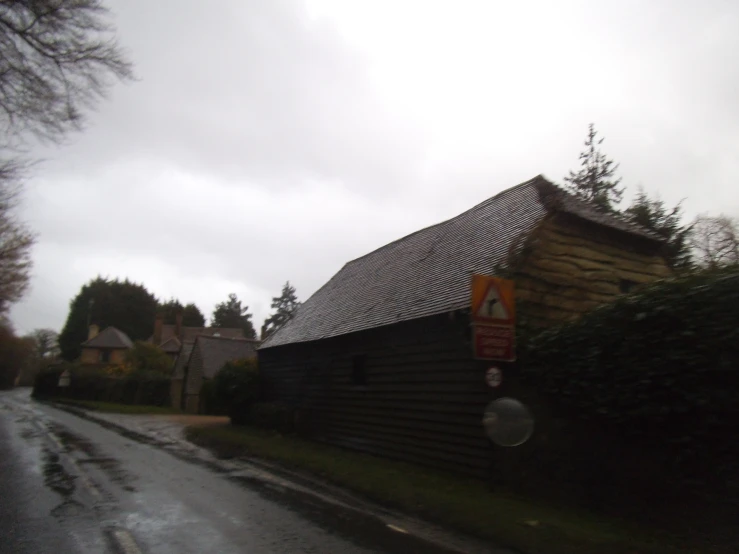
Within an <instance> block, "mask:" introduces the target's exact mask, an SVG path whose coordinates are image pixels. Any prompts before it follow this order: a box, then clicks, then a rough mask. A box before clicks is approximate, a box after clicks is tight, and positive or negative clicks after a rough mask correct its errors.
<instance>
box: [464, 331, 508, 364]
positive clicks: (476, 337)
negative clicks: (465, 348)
mask: <svg viewBox="0 0 739 554" xmlns="http://www.w3.org/2000/svg"><path fill="white" fill-rule="evenodd" d="M472 329H473V333H474V334H473V341H472V344H473V345H474V348H475V358H477V359H479V360H498V361H500V362H513V361H515V360H516V349H515V348H514V340H515V337H516V332H515V330H514V329H513V327H503V326H497V325H474V326H473V328H472Z"/></svg>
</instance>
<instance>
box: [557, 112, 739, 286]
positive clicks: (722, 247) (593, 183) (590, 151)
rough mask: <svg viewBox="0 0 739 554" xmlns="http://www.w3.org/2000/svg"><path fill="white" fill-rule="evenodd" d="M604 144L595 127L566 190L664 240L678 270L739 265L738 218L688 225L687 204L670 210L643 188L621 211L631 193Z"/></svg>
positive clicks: (709, 218)
mask: <svg viewBox="0 0 739 554" xmlns="http://www.w3.org/2000/svg"><path fill="white" fill-rule="evenodd" d="M603 140H604V139H603V138H599V137H598V132H597V131H596V130H595V125H594V124H592V123H591V124H590V125H589V127H588V133H587V136H586V138H585V148H584V149H583V151H582V152H580V157H579V160H580V167H579V169H577V170H573V171H570V172H569V174H568V175H566V176H565V177H564V182H565V188H567V189H568V190H569V191H570V192H571V193H572V194H574V195H575V196H577V197H578V198H582V199H583V200H587V201H589V202H592V203H593V204H594V205H595V206H597V208H598V209H600V210H602V211H604V212H609V213H614V214H619V215H621V216H622V217H624V218H625V219H627V220H629V221H631V222H633V223H636V224H638V225H641V226H642V227H644V228H646V229H649V230H650V231H652V232H654V233H655V234H657V235H658V236H660V237H662V239H664V241H665V247H664V256H665V259H666V260H667V263H668V264H669V265H670V267H671V268H672V269H673V270H675V271H676V272H685V271H693V270H700V269H708V270H713V269H718V268H721V267H726V266H734V265H739V222H738V221H737V219H736V218H734V217H731V216H728V215H725V214H720V215H709V214H701V215H699V216H698V217H696V218H695V219H694V220H693V221H692V222H690V223H685V222H684V221H683V211H682V202H679V203H678V204H677V205H676V206H673V207H670V206H668V205H667V204H665V202H664V201H663V200H661V199H660V198H659V197H656V198H650V197H649V195H647V193H646V192H644V190H643V189H639V191H638V192H637V194H636V196H635V197H634V200H633V202H632V203H631V205H630V206H628V207H627V208H626V209H624V210H620V209H619V204H620V203H621V200H622V198H623V194H624V190H625V189H624V187H622V186H620V185H621V178H620V177H617V176H616V172H617V170H618V167H619V164H617V163H615V162H614V161H613V160H611V159H609V158H608V157H607V156H606V155H605V154H604V153H603V151H602V150H601V145H602V144H603Z"/></svg>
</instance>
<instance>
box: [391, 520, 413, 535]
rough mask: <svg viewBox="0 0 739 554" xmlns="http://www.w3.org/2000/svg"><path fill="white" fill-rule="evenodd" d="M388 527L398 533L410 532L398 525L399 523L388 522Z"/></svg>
mask: <svg viewBox="0 0 739 554" xmlns="http://www.w3.org/2000/svg"><path fill="white" fill-rule="evenodd" d="M387 527H388V529H392V530H393V531H397V532H398V533H403V534H405V535H407V534H408V531H406V530H405V529H403V528H402V527H398V526H397V525H393V524H392V523H388V524H387Z"/></svg>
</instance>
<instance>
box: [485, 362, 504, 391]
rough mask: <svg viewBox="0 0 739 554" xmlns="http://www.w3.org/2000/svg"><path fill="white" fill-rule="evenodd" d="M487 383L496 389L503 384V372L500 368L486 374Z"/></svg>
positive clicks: (494, 368)
mask: <svg viewBox="0 0 739 554" xmlns="http://www.w3.org/2000/svg"><path fill="white" fill-rule="evenodd" d="M485 382H486V383H487V384H488V386H489V387H493V388H494V389H495V388H497V387H499V386H500V384H501V383H502V382H503V372H502V371H501V370H500V368H499V367H495V366H493V367H491V368H490V369H488V370H487V371H486V372H485Z"/></svg>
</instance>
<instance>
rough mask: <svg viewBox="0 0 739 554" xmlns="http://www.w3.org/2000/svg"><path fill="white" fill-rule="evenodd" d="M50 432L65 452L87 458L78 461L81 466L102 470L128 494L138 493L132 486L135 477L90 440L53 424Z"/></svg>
mask: <svg viewBox="0 0 739 554" xmlns="http://www.w3.org/2000/svg"><path fill="white" fill-rule="evenodd" d="M49 428H50V430H51V431H52V432H53V433H54V434H55V435H56V436H57V437H58V438H59V441H60V442H61V443H62V445H63V446H64V448H65V452H71V451H73V450H77V451H79V452H82V453H84V454H85V455H86V456H87V457H86V458H81V459H78V460H77V463H78V464H79V465H81V466H82V465H92V466H95V467H97V468H99V469H100V470H102V471H103V472H104V473H105V474H106V475H107V476H108V478H109V479H110V480H111V481H112V482H113V483H116V484H117V485H121V487H122V488H123V489H124V490H126V491H128V492H136V489H135V488H134V487H133V486H132V485H131V484H130V483H131V482H133V481H134V478H133V476H131V474H129V473H128V472H126V471H125V470H124V469H123V468H121V463H120V462H119V461H118V460H117V459H115V458H111V457H107V456H103V455H102V454H101V452H100V450H99V449H98V448H97V447H96V446H95V445H94V444H93V443H92V442H90V441H89V440H87V439H85V438H83V437H80V436H78V435H75V434H74V433H72V432H71V431H70V430H69V429H67V428H66V427H63V426H61V425H59V424H56V423H52V424H51V425H50V426H49Z"/></svg>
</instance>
